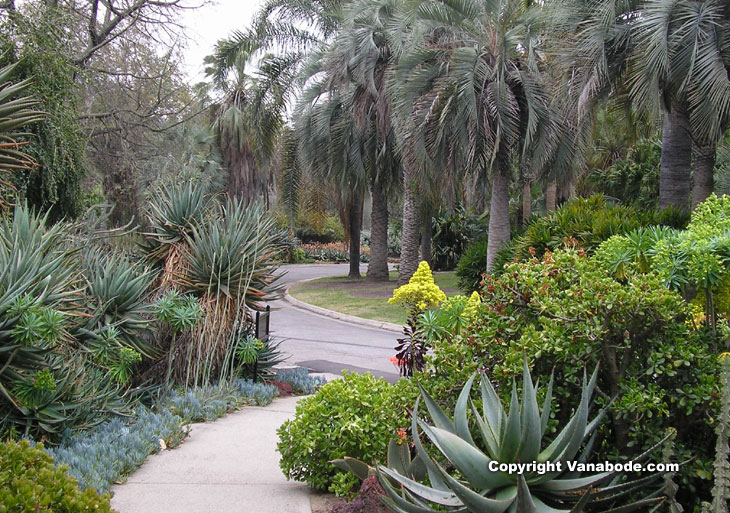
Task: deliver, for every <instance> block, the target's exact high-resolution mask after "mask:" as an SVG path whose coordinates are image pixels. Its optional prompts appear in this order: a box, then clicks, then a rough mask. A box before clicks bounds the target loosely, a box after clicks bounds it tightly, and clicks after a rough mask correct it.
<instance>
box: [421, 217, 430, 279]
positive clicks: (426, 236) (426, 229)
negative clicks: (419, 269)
mask: <svg viewBox="0 0 730 513" xmlns="http://www.w3.org/2000/svg"><path fill="white" fill-rule="evenodd" d="M432 245H433V216H432V215H431V214H424V219H423V233H421V260H425V261H426V263H428V266H429V267H430V268H431V269H433V262H432V261H431V247H432Z"/></svg>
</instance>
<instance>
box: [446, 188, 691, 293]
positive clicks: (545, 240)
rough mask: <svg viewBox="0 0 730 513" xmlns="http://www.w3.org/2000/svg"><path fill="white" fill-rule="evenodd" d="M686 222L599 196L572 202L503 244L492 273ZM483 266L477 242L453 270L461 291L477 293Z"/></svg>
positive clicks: (482, 249)
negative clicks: (514, 263) (514, 264)
mask: <svg viewBox="0 0 730 513" xmlns="http://www.w3.org/2000/svg"><path fill="white" fill-rule="evenodd" d="M687 218H688V215H687V214H684V213H681V212H676V211H674V210H671V209H670V210H667V211H666V212H656V211H643V210H639V209H637V208H634V207H627V206H624V205H620V204H614V203H612V202H611V201H609V200H608V198H606V197H605V196H601V195H596V196H592V197H590V198H576V199H574V200H571V201H569V202H568V203H566V204H564V205H562V206H561V207H559V208H558V209H557V210H555V211H554V212H551V213H549V214H548V215H547V216H544V217H538V218H535V219H534V220H533V221H532V222H531V223H530V225H529V226H528V227H527V228H526V229H525V231H524V232H523V233H522V234H520V235H518V236H517V237H515V238H514V239H512V241H510V242H509V243H508V244H505V245H504V246H503V247H502V248H501V250H500V252H499V253H498V257H497V260H496V262H497V264H495V267H494V270H495V273H497V274H499V273H500V272H501V271H502V266H503V265H504V263H506V262H510V261H512V260H515V259H517V260H525V259H528V258H530V257H532V256H536V257H538V258H540V257H541V256H542V255H543V253H545V251H547V250H551V251H552V250H555V249H557V248H560V247H562V246H563V245H565V244H566V242H569V243H570V244H572V245H575V246H578V247H581V248H583V249H584V250H585V251H587V252H589V253H592V252H593V251H595V249H596V248H597V247H598V245H599V244H601V243H602V242H603V241H605V240H607V239H609V238H610V237H612V236H613V235H617V234H624V233H628V232H630V231H631V230H634V229H636V228H639V227H643V226H650V225H655V224H659V225H668V226H673V227H678V228H679V227H682V226H684V225H685V224H686V222H687V220H688V219H687ZM485 262H486V243H484V242H477V243H476V244H474V245H473V246H471V247H470V248H469V249H468V250H467V251H466V254H465V255H464V257H463V258H462V261H460V262H459V265H458V268H457V275H458V276H459V280H460V281H459V286H460V287H462V289H464V290H466V291H469V292H471V291H473V290H478V289H479V283H480V282H481V275H482V274H483V273H484V272H485V270H486V264H485Z"/></svg>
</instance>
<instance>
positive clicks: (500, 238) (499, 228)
mask: <svg viewBox="0 0 730 513" xmlns="http://www.w3.org/2000/svg"><path fill="white" fill-rule="evenodd" d="M505 167H506V166H500V167H499V168H498V169H497V170H496V172H495V173H494V178H493V179H492V200H491V201H490V202H489V235H488V237H489V239H488V241H487V272H489V271H491V270H492V266H493V265H494V258H495V257H496V256H497V251H499V248H500V247H501V246H502V244H504V243H505V242H508V241H509V235H510V234H509V170H508V169H505Z"/></svg>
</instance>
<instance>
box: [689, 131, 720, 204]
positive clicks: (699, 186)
mask: <svg viewBox="0 0 730 513" xmlns="http://www.w3.org/2000/svg"><path fill="white" fill-rule="evenodd" d="M692 155H693V157H694V161H695V162H694V172H693V174H692V209H693V210H694V208H695V207H696V206H697V205H699V204H700V203H702V202H703V201H705V199H707V197H708V196H709V195H710V194H712V189H713V186H714V172H715V145H714V144H712V145H710V146H697V145H695V146H694V148H693V150H692Z"/></svg>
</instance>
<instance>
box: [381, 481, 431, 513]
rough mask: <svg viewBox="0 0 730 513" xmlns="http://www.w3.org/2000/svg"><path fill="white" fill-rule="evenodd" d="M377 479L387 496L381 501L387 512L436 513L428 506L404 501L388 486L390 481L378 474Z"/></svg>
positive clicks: (391, 486)
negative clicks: (386, 507)
mask: <svg viewBox="0 0 730 513" xmlns="http://www.w3.org/2000/svg"><path fill="white" fill-rule="evenodd" d="M378 479H379V481H380V484H381V486H382V487H383V490H385V493H386V494H387V495H388V496H387V497H383V498H382V500H383V502H384V503H385V504H386V505H387V506H388V509H389V510H391V511H393V512H395V513H438V510H435V509H433V508H431V507H429V506H421V505H416V504H413V503H410V502H408V501H407V500H405V499H404V498H403V497H401V496H400V495H398V492H397V491H396V490H395V488H393V485H392V484H390V481H389V480H388V479H387V478H385V477H384V476H383V475H382V474H380V473H378Z"/></svg>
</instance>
